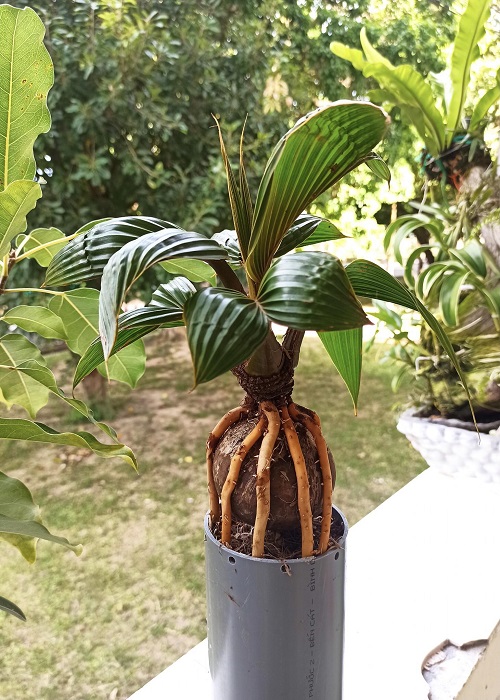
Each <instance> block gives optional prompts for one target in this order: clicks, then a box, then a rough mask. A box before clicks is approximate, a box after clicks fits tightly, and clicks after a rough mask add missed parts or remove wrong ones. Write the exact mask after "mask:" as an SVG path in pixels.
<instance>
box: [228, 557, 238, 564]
mask: <svg viewBox="0 0 500 700" xmlns="http://www.w3.org/2000/svg"><path fill="white" fill-rule="evenodd" d="M228 562H229V563H230V564H236V559H235V558H234V557H228Z"/></svg>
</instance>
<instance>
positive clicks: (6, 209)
mask: <svg viewBox="0 0 500 700" xmlns="http://www.w3.org/2000/svg"><path fill="white" fill-rule="evenodd" d="M0 9H1V6H0ZM0 140H1V139H0ZM41 196H42V190H41V188H40V185H39V184H38V183H37V182H33V181H32V180H15V181H14V182H11V183H10V185H8V186H7V187H6V189H5V190H4V191H3V192H0V257H3V256H4V255H5V254H6V253H8V252H9V250H10V242H11V240H12V239H13V238H14V237H15V236H17V234H18V233H22V232H23V231H26V228H27V226H28V222H27V221H26V216H27V215H28V214H29V213H30V211H31V210H32V209H33V208H34V207H35V206H36V203H37V200H38V199H40V197H41Z"/></svg>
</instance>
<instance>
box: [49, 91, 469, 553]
mask: <svg viewBox="0 0 500 700" xmlns="http://www.w3.org/2000/svg"><path fill="white" fill-rule="evenodd" d="M386 125H387V116H386V114H385V113H384V112H383V111H382V110H381V109H380V108H378V107H376V106H374V105H372V104H370V103H366V102H337V103H333V104H330V105H328V106H326V107H324V108H321V109H318V110H316V111H314V112H312V113H311V114H309V115H307V116H306V117H304V118H303V119H301V120H300V121H299V122H297V124H296V125H295V126H294V127H293V128H292V129H290V131H288V133H286V134H285V135H284V136H283V137H282V139H281V140H280V141H279V143H278V144H277V146H276V147H275V149H274V151H273V152H272V154H271V157H270V158H269V161H268V163H267V166H266V168H265V171H264V175H263V177H262V180H261V183H260V187H259V189H258V192H257V194H256V197H255V200H254V199H253V197H252V195H251V193H250V191H249V188H248V185H247V179H246V176H245V168H244V164H243V153H242V148H241V149H240V163H239V168H238V170H237V171H235V170H233V168H232V167H231V164H230V162H229V158H228V156H227V153H226V151H225V148H224V144H223V141H222V137H221V150H222V156H223V160H224V163H225V168H226V172H227V180H228V191H229V200H230V206H231V210H232V214H233V219H234V228H235V231H234V232H222V233H218V234H215V235H214V236H212V237H208V236H205V235H202V234H200V233H197V232H193V231H185V230H183V229H180V228H177V227H174V226H173V225H172V224H170V223H168V222H164V221H160V220H158V219H154V218H146V217H128V218H119V219H112V220H109V221H106V222H104V223H100V224H99V225H97V226H95V227H94V228H92V229H91V230H88V231H86V232H85V233H83V234H82V235H81V236H79V237H77V238H75V239H74V240H72V241H71V242H69V243H68V245H67V246H66V247H65V248H63V249H62V250H61V251H60V252H59V253H58V254H57V255H56V256H55V257H54V259H53V261H52V263H51V265H50V266H49V268H48V270H47V277H46V286H58V285H65V284H70V283H71V284H75V283H81V282H85V281H86V280H88V279H89V278H91V277H96V276H97V277H101V294H100V322H99V323H100V338H97V339H96V340H95V342H94V343H93V344H92V345H91V346H90V347H89V349H88V350H87V352H86V353H85V354H84V355H83V357H82V358H81V360H80V363H79V365H78V367H77V371H76V375H75V380H74V383H75V386H76V385H77V384H78V383H79V382H80V381H81V380H82V379H83V378H84V377H85V376H86V375H87V374H88V373H89V372H91V371H92V370H93V369H94V368H95V367H97V366H98V365H99V364H100V363H101V362H102V361H103V360H107V359H108V358H109V357H111V356H112V355H113V354H114V353H115V352H117V351H118V350H119V349H121V348H123V347H125V346H126V345H128V344H130V343H132V342H133V341H135V340H137V339H138V338H141V337H142V336H145V335H146V334H148V333H150V332H152V331H154V330H156V329H157V328H170V327H174V326H186V332H187V340H188V343H189V348H190V351H191V356H192V360H193V366H194V386H196V385H197V384H200V383H203V382H208V381H210V380H212V379H214V378H215V377H217V376H219V375H221V374H222V373H224V372H227V371H229V370H231V371H232V372H233V373H234V375H235V376H236V378H237V380H238V382H239V383H240V385H241V387H242V388H243V390H244V397H243V400H242V403H241V405H240V406H238V407H237V408H234V409H232V410H230V411H229V412H228V413H227V414H226V415H225V416H224V417H222V418H221V420H220V421H219V423H218V424H217V426H216V427H215V428H214V430H213V431H212V432H211V434H210V436H209V439H208V442H207V479H208V485H209V495H210V515H211V523H212V527H213V528H220V539H221V541H222V542H224V543H226V544H228V545H231V531H232V530H231V528H232V526H234V525H235V522H236V520H238V521H245V522H247V523H248V524H249V525H251V526H254V530H253V545H252V553H253V555H254V556H262V555H263V554H264V553H265V540H266V532H269V530H281V531H283V530H295V531H297V530H298V528H299V527H300V530H301V551H302V555H303V556H310V555H311V554H313V552H323V551H325V550H326V549H327V547H328V541H329V536H330V521H331V504H332V489H333V485H334V481H335V470H334V466H333V460H332V458H331V456H330V455H329V451H328V449H327V446H326V444H325V441H324V438H323V436H322V433H321V424H320V420H319V418H318V416H317V415H316V414H315V413H314V411H312V410H310V409H307V408H304V407H300V406H298V405H296V404H295V403H294V402H293V398H292V391H293V377H294V370H295V367H296V365H297V362H298V357H299V352H300V345H301V341H302V338H303V335H304V332H305V331H307V330H310V331H316V332H317V333H318V334H319V337H320V338H321V341H322V342H323V344H324V346H325V348H326V349H327V351H328V353H329V355H330V357H331V358H332V361H333V363H334V364H335V366H336V367H337V369H338V371H339V372H340V374H341V376H342V377H343V379H344V381H345V383H346V385H347V387H348V389H349V391H350V393H351V395H352V398H353V401H354V404H356V402H357V398H358V391H359V383H360V372H361V342H362V327H363V325H365V324H367V323H369V320H368V318H367V316H366V314H365V312H364V310H363V307H362V305H361V302H360V300H359V297H372V298H376V299H382V300H385V301H389V302H395V303H398V304H402V305H403V306H406V307H409V308H412V309H416V310H418V311H419V312H420V313H421V314H422V316H423V317H424V318H425V320H426V321H427V323H428V324H429V325H430V326H431V327H432V328H433V330H434V331H435V333H436V334H437V335H438V337H439V338H440V340H441V342H442V344H443V347H444V348H445V350H446V352H447V353H448V354H449V355H450V357H451V358H454V354H453V349H452V347H451V345H450V342H449V341H448V339H447V337H446V335H445V334H444V332H443V331H442V330H441V327H440V326H439V324H438V323H437V322H436V321H435V319H434V318H433V316H432V315H431V314H429V313H428V311H427V310H426V309H425V307H423V306H422V304H421V303H420V302H419V301H418V300H417V299H416V297H414V296H413V295H412V294H411V293H410V292H409V291H408V290H407V288H406V287H404V286H403V285H401V284H400V283H399V282H397V281H396V280H395V279H393V277H392V276H391V275H390V274H388V273H387V272H386V271H385V270H384V269H382V268H381V267H379V266H377V265H375V264H374V263H371V262H369V261H365V260H357V261H354V262H351V263H350V264H349V265H347V266H346V267H344V266H343V265H342V263H341V262H340V261H339V260H338V259H337V258H336V257H334V256H333V255H331V254H329V253H326V252H319V251H317V250H313V251H304V250H302V249H303V248H306V247H308V246H309V245H312V244H315V243H318V242H322V241H328V240H335V239H338V238H341V237H342V233H340V231H339V230H338V229H337V228H336V227H335V226H334V225H333V224H332V223H330V222H329V221H327V220H325V219H321V218H319V217H315V216H311V215H309V214H306V213H304V212H305V210H307V208H308V207H309V205H310V204H311V203H312V202H313V201H314V200H315V199H316V198H317V197H318V196H319V195H320V194H321V193H323V192H325V191H326V190H327V189H328V188H331V187H332V185H334V184H335V183H336V182H338V181H339V180H340V179H341V178H342V177H343V176H344V175H345V174H346V173H348V172H350V171H351V170H353V169H354V168H356V167H357V166H358V165H360V164H361V163H366V164H367V165H368V166H370V167H371V169H372V170H373V171H374V172H375V173H376V174H378V175H382V176H384V177H388V170H387V167H386V166H385V164H384V163H383V162H382V161H381V160H380V159H379V158H378V157H377V156H376V154H375V153H374V152H373V148H374V147H375V146H376V145H377V143H378V142H379V141H380V140H381V139H382V137H383V135H384V132H385V129H386ZM297 247H300V249H301V250H300V251H296V248H297ZM200 261H201V265H202V268H200ZM156 264H163V265H166V266H167V269H169V270H171V271H172V270H174V269H177V270H180V269H183V270H186V271H187V274H188V276H189V270H193V266H194V265H196V269H197V271H198V273H199V271H200V269H207V270H209V273H208V274H207V275H206V278H207V280H212V281H213V278H214V276H216V284H215V286H212V284H210V283H207V286H205V287H204V288H202V289H197V288H196V287H195V286H194V285H193V283H192V282H191V281H189V279H187V278H186V277H185V276H177V277H175V278H174V279H173V280H172V281H171V282H169V283H168V284H164V285H161V286H160V287H159V288H158V289H157V290H156V292H155V293H154V294H153V297H152V299H151V301H150V303H149V304H148V305H147V306H146V307H144V308H142V309H137V310H135V311H131V312H127V313H121V308H122V304H123V302H124V300H125V299H126V296H127V294H128V292H129V290H130V289H131V287H132V286H133V284H134V282H135V281H136V280H137V279H138V278H139V277H140V276H141V275H142V274H143V273H144V272H145V271H146V270H147V269H148V268H150V267H151V266H152V265H156ZM203 264H205V268H203ZM238 268H242V269H243V272H244V274H243V275H240V276H238V275H237V274H236V271H237V269H238ZM240 278H241V279H244V280H245V282H244V283H241V282H240ZM273 323H276V324H280V325H282V326H285V327H286V328H287V331H286V333H285V335H284V338H283V341H282V342H281V343H280V342H278V340H277V338H276V336H275V334H274V332H273V329H272V324H273ZM457 369H458V371H459V372H460V369H459V368H458V366H457ZM228 444H230V445H231V446H232V447H231V448H230V449H229V454H228V448H227V445H228ZM224 451H225V452H224ZM249 453H250V454H249ZM283 454H285V455H286V460H285V461H286V462H287V463H288V464H289V466H290V471H289V472H287V475H286V478H283V475H282V472H281V466H280V468H279V469H277V468H276V465H277V464H278V462H279V464H280V465H282V463H283V459H281V456H282V455H283ZM245 473H246V474H247V475H248V474H249V473H250V483H251V484H252V488H250V489H248V488H243V487H242V485H241V483H242V478H243V476H244V474H245ZM247 481H248V479H247ZM285 481H286V484H285V483H284V482H285ZM284 488H288V489H291V491H289V492H287V494H288V496H290V494H291V496H290V497H288V496H287V498H282V497H281V496H282V495H283V491H282V489H284ZM283 501H286V502H287V503H288V504H289V505H288V506H286V507H285V508H281V509H280V507H279V504H280V503H281V504H282V503H283ZM315 516H318V519H319V518H320V516H321V518H322V520H321V523H322V524H321V528H320V532H319V533H317V535H315V534H314V531H313V518H314V517H315Z"/></svg>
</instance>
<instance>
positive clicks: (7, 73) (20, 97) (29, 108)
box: [0, 5, 54, 230]
mask: <svg viewBox="0 0 500 700" xmlns="http://www.w3.org/2000/svg"><path fill="white" fill-rule="evenodd" d="M0 27H2V50H1V52H0V134H1V135H2V137H1V138H0V191H2V190H4V189H5V188H6V187H7V186H8V185H10V183H12V182H14V181H15V180H33V178H34V176H35V159H34V156H33V144H34V143H35V140H36V138H37V136H38V135H39V134H41V133H43V132H45V131H48V130H49V128H50V115H49V111H48V109H47V93H48V91H49V90H50V88H51V87H52V84H53V82H54V67H53V65H52V61H51V59H50V56H49V52H48V51H47V49H46V48H45V46H44V45H43V37H44V34H45V29H44V26H43V24H42V22H41V20H40V18H39V17H38V16H37V15H36V13H35V12H34V11H33V10H32V9H30V8H26V9H24V10H18V9H15V8H14V7H11V6H10V5H1V6H0ZM21 230H23V229H21Z"/></svg>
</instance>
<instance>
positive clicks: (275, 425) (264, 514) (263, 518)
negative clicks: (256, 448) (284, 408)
mask: <svg viewBox="0 0 500 700" xmlns="http://www.w3.org/2000/svg"><path fill="white" fill-rule="evenodd" d="M260 410H261V411H262V413H263V414H264V415H265V416H266V418H267V432H266V434H265V435H264V438H263V440H262V445H261V448H260V452H259V460H258V463H257V485H256V493H257V512H256V515H255V528H254V532H253V539H252V556H254V557H262V556H263V555H264V538H265V533H266V527H267V521H268V519H269V511H270V509H271V457H272V454H273V450H274V446H275V444H276V440H277V438H278V434H279V431H280V427H281V421H280V415H279V413H278V410H277V408H276V406H275V405H274V404H273V403H272V402H271V401H263V402H262V403H261V404H260Z"/></svg>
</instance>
